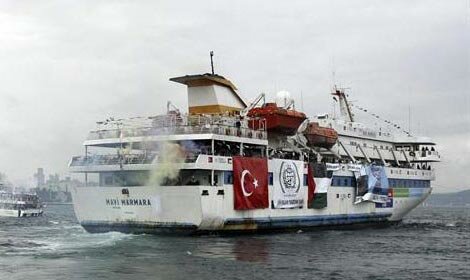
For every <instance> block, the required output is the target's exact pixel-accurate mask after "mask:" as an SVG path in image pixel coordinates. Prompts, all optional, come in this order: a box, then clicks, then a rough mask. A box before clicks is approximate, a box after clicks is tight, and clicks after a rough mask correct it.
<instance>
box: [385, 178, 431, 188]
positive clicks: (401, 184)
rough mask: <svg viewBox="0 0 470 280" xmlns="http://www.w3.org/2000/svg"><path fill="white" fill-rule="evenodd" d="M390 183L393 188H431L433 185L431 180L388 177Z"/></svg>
mask: <svg viewBox="0 0 470 280" xmlns="http://www.w3.org/2000/svg"><path fill="white" fill-rule="evenodd" d="M388 184H389V185H390V187H391V188H429V187H430V186H431V181H429V180H405V179H388Z"/></svg>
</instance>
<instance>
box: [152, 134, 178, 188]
mask: <svg viewBox="0 0 470 280" xmlns="http://www.w3.org/2000/svg"><path fill="white" fill-rule="evenodd" d="M157 151H158V154H157V157H155V159H154V160H153V162H152V163H153V164H156V168H155V169H154V170H152V171H151V172H150V176H149V182H148V184H149V185H153V186H159V185H161V184H162V183H164V181H166V180H175V179H177V177H178V175H179V172H180V170H181V168H183V164H184V162H185V159H186V152H185V149H184V148H183V147H181V146H180V145H179V144H176V143H170V142H162V143H160V144H159V146H158V149H157Z"/></svg>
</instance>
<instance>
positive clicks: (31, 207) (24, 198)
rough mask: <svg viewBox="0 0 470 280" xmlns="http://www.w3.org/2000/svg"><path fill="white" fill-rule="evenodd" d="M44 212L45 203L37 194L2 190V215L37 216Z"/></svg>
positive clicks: (0, 193) (0, 200) (0, 212)
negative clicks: (42, 202) (43, 203)
mask: <svg viewBox="0 0 470 280" xmlns="http://www.w3.org/2000/svg"><path fill="white" fill-rule="evenodd" d="M42 213H43V205H42V204H41V202H39V197H38V196H37V195H36V194H26V193H12V192H5V191H2V192H0V216H5V217H36V216H41V215H42Z"/></svg>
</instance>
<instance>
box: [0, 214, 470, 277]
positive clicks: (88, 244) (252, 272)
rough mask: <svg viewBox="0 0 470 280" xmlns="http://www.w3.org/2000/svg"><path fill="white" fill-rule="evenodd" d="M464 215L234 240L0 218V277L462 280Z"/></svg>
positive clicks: (467, 272)
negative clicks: (98, 230)
mask: <svg viewBox="0 0 470 280" xmlns="http://www.w3.org/2000/svg"><path fill="white" fill-rule="evenodd" d="M469 231H470V208H430V207H420V208H418V209H416V210H414V211H413V212H412V213H411V214H410V215H409V216H407V217H406V219H405V220H404V221H403V223H401V224H399V225H394V226H390V227H386V228H370V229H357V230H319V231H311V232H301V231H299V232H296V233H276V234H263V235H242V236H214V235H210V236H194V237H187V236H186V237H169V236H152V235H126V234H121V233H104V234H89V233H87V232H85V231H84V230H83V229H82V228H81V227H80V225H78V224H77V221H76V219H75V216H74V213H73V208H72V206H71V205H49V206H48V207H47V208H46V210H45V213H44V216H42V217H38V218H3V217H0V279H35V280H38V279H214V280H215V279H283V280H285V279H470V239H469V236H470V233H469Z"/></svg>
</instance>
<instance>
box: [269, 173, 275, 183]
mask: <svg viewBox="0 0 470 280" xmlns="http://www.w3.org/2000/svg"><path fill="white" fill-rule="evenodd" d="M268 176H269V177H268V179H269V185H270V186H272V185H273V181H274V178H273V173H272V172H269V173H268Z"/></svg>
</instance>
